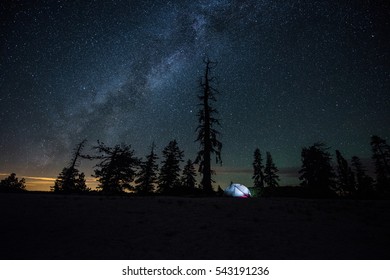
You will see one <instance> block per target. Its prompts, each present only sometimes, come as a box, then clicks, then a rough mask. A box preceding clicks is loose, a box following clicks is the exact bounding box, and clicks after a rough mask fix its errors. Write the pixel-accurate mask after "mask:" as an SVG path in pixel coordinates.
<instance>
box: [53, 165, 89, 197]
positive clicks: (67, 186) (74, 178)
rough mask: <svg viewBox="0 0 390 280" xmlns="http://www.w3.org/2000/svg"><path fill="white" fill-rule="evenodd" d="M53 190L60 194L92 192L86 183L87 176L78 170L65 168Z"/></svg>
mask: <svg viewBox="0 0 390 280" xmlns="http://www.w3.org/2000/svg"><path fill="white" fill-rule="evenodd" d="M51 190H52V191H54V192H58V193H66V194H69V193H84V192H88V191H90V189H89V188H88V187H87V185H86V183H85V175H84V173H83V172H81V173H80V172H79V170H78V169H77V168H70V167H64V168H63V169H62V171H61V173H60V174H59V175H58V177H57V179H56V180H55V182H54V186H53V187H51Z"/></svg>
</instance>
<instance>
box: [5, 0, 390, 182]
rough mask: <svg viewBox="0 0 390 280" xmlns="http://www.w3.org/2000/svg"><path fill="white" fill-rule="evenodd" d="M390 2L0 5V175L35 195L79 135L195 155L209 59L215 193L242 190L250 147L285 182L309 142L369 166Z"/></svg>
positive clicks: (383, 96) (386, 86) (384, 74)
mask: <svg viewBox="0 0 390 280" xmlns="http://www.w3.org/2000/svg"><path fill="white" fill-rule="evenodd" d="M339 2H340V3H339ZM374 2H375V3H374ZM388 3H389V2H388V1H331V0H329V1H287V0H286V1H276V0H275V1H271V0H267V1H255V0H253V1H249V0H240V1H238V0H237V1H233V0H231V1H228V0H225V1H223V0H220V1H217V0H211V1H196V0H191V1H187V0H181V1H155V0H153V1H136V0H134V1H133V0H130V1H108V0H101V1H88V0H86V1H76V0H75V1H49V0H48V1H10V0H6V1H1V3H0V51H1V57H0V135H1V136H0V173H1V174H3V175H4V174H9V173H11V172H15V173H16V174H17V175H18V176H19V177H22V176H23V177H26V178H27V179H28V180H27V182H29V179H30V181H31V185H30V186H32V187H30V189H32V188H36V189H39V186H38V185H37V184H38V183H42V184H41V189H42V186H43V185H44V184H43V183H44V181H42V180H38V181H37V180H35V181H34V182H33V180H32V178H30V177H45V178H55V177H56V176H57V175H58V174H59V172H60V171H61V170H62V168H63V167H64V166H66V165H67V164H68V162H69V160H70V156H71V152H72V149H73V148H74V147H75V145H76V144H77V143H78V142H80V141H81V140H82V139H84V138H86V139H88V144H87V147H86V149H85V151H86V152H89V153H91V150H90V147H91V146H92V145H94V144H96V140H98V139H99V140H101V141H103V142H105V143H106V144H108V145H115V144H120V143H126V144H130V145H131V146H132V147H133V148H134V149H135V151H136V155H137V156H139V157H144V156H145V155H146V154H147V153H148V152H149V149H150V145H151V144H152V142H153V141H154V142H155V144H156V146H157V151H158V153H159V155H160V157H161V151H162V149H163V148H164V147H165V146H166V145H167V144H168V142H169V141H170V140H173V139H176V140H177V141H178V144H179V147H180V148H181V149H182V150H184V154H185V159H195V157H196V152H197V150H198V148H199V144H198V143H196V142H194V140H195V139H196V133H195V129H196V127H197V125H198V123H197V116H196V113H197V111H198V107H197V104H198V100H197V94H199V93H200V87H199V80H200V77H201V76H202V73H203V71H204V64H203V62H202V61H203V59H204V58H205V57H206V55H207V56H208V57H210V59H212V60H216V61H218V66H217V67H216V68H215V69H213V72H212V74H213V76H216V77H217V81H218V84H216V85H215V86H216V87H217V88H218V90H219V91H220V95H219V96H217V98H218V101H217V102H216V103H215V107H216V108H217V109H218V110H219V112H220V114H219V117H220V119H221V125H222V127H220V128H219V130H220V132H221V133H222V137H221V141H222V143H223V149H222V160H223V166H222V167H216V170H217V174H218V176H217V177H215V178H216V183H215V185H221V186H222V187H225V186H226V184H227V183H228V182H230V181H235V182H240V183H243V184H246V185H249V186H251V185H252V179H251V175H252V174H251V173H252V161H253V152H254V150H255V148H256V147H259V148H260V150H261V151H262V154H263V158H265V152H266V151H269V152H271V154H272V156H273V159H274V162H275V164H276V166H277V167H278V168H279V169H280V172H279V175H280V177H281V179H282V180H281V184H282V185H283V184H289V183H297V182H298V180H297V176H298V175H297V170H298V169H299V167H300V165H301V160H300V152H301V149H302V147H305V146H309V145H312V144H313V143H314V142H317V141H323V142H325V143H326V144H327V145H328V146H330V147H331V150H330V151H331V152H332V153H334V150H335V149H339V150H340V151H341V152H342V154H343V155H344V156H345V157H346V158H350V157H352V156H353V155H357V156H359V157H361V158H366V159H368V158H370V156H371V151H370V145H369V142H370V136H371V135H373V134H376V135H379V136H381V137H382V138H385V139H387V140H389V138H388V137H390V126H389V123H390V122H389V121H390V110H389V108H390V107H389V105H390V91H389V90H390V67H389V65H390V61H389V51H390V43H389V40H388V37H389V35H390V5H389V4H388ZM93 165H94V163H92V162H87V161H82V162H81V165H80V170H82V171H84V172H85V173H86V175H87V176H88V177H89V176H90V175H91V174H92V172H93V171H92V166H93ZM42 179H44V178H42ZM48 180H49V181H46V183H45V185H44V186H45V188H46V189H47V190H48V187H47V186H48V185H50V184H52V183H53V180H52V179H48Z"/></svg>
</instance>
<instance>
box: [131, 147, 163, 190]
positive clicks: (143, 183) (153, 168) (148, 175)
mask: <svg viewBox="0 0 390 280" xmlns="http://www.w3.org/2000/svg"><path fill="white" fill-rule="evenodd" d="M154 148H155V145H154V143H153V144H152V148H151V151H150V154H149V155H147V156H146V161H144V162H141V170H140V171H139V173H138V178H137V179H136V180H135V183H136V184H137V185H136V191H137V192H138V193H140V194H149V193H152V192H153V191H154V187H155V185H156V183H157V172H158V164H157V163H156V161H157V159H158V156H157V154H156V153H155V152H154Z"/></svg>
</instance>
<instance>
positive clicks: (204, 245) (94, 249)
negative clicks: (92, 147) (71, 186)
mask: <svg viewBox="0 0 390 280" xmlns="http://www.w3.org/2000/svg"><path fill="white" fill-rule="evenodd" d="M0 213H1V228H0V259H304V260H308V259H390V201H352V200H314V199H296V198H280V199H277V198H264V199H237V198H236V199H235V198H179V197H105V196H63V195H54V194H37V193H35V194H0Z"/></svg>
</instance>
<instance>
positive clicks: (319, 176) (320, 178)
mask: <svg viewBox="0 0 390 280" xmlns="http://www.w3.org/2000/svg"><path fill="white" fill-rule="evenodd" d="M327 150H328V148H325V144H323V143H315V144H314V145H313V146H311V147H309V148H303V149H302V153H301V159H302V169H301V170H300V171H299V173H300V174H301V176H300V177H299V179H300V180H301V181H302V182H301V186H304V187H309V188H310V189H311V190H312V191H313V192H314V193H315V194H316V195H320V196H329V195H331V194H333V192H332V191H331V189H332V188H334V177H335V175H334V172H333V168H332V164H331V161H332V157H331V155H330V154H329V153H328V152H327Z"/></svg>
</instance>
